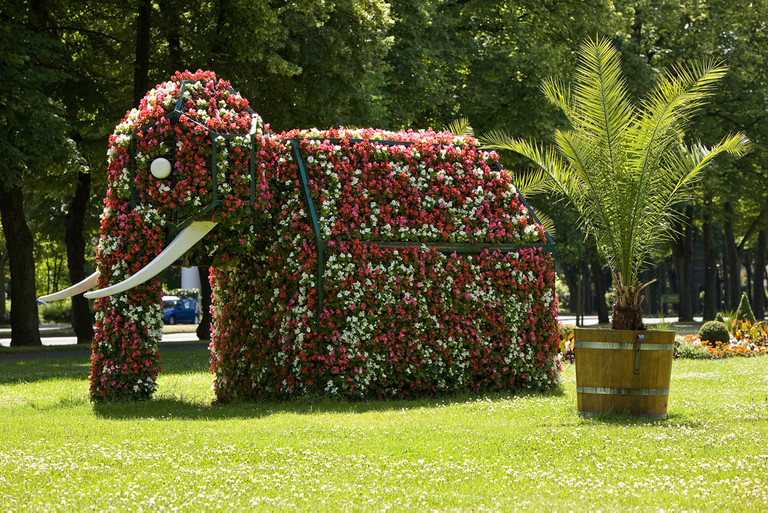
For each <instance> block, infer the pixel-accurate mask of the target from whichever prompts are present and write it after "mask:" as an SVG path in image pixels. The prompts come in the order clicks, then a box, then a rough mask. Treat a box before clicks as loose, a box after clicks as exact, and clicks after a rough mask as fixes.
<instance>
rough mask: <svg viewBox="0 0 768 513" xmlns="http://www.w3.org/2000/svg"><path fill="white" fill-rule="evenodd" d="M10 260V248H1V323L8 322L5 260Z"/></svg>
mask: <svg viewBox="0 0 768 513" xmlns="http://www.w3.org/2000/svg"><path fill="white" fill-rule="evenodd" d="M7 260H8V248H5V247H4V248H3V249H2V250H0V323H3V322H8V321H7V319H8V312H7V311H6V309H5V262H6V261H7Z"/></svg>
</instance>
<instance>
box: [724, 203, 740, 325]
mask: <svg viewBox="0 0 768 513" xmlns="http://www.w3.org/2000/svg"><path fill="white" fill-rule="evenodd" d="M725 212H726V217H725V222H724V223H723V231H724V232H725V267H726V275H725V294H726V304H727V308H728V309H729V310H736V308H738V306H739V300H740V299H741V262H740V260H739V252H738V248H737V247H736V238H735V236H734V234H733V223H732V222H731V214H733V207H732V206H731V204H730V203H726V204H725Z"/></svg>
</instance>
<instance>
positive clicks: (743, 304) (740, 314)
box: [731, 292, 756, 329]
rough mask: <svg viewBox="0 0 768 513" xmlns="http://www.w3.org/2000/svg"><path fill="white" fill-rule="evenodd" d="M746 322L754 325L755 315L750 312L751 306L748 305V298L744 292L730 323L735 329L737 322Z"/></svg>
mask: <svg viewBox="0 0 768 513" xmlns="http://www.w3.org/2000/svg"><path fill="white" fill-rule="evenodd" d="M743 321H747V322H749V323H750V324H755V322H756V319H755V314H754V313H753V312H752V306H751V305H750V304H749V296H747V293H746V292H743V293H742V294H741V301H739V307H738V308H737V309H736V314H735V315H734V316H733V317H732V318H731V323H732V325H733V327H734V329H735V327H736V323H737V322H743Z"/></svg>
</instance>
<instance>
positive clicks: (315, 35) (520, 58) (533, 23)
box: [0, 0, 768, 345]
mask: <svg viewBox="0 0 768 513" xmlns="http://www.w3.org/2000/svg"><path fill="white" fill-rule="evenodd" d="M766 20H768V3H766V2H763V1H760V2H749V1H743V0H712V1H706V2H705V1H678V2H671V1H666V0H651V1H623V0H616V1H607V0H587V1H575V0H557V1H555V0H545V1H541V0H528V1H517V2H496V1H490V0H469V1H467V0H448V1H438V0H426V1H424V0H395V1H389V2H384V1H380V0H362V1H361V0H337V1H322V0H296V1H294V2H263V1H251V0H218V1H204V2H197V3H195V5H189V3H188V2H182V1H180V0H155V1H152V0H131V1H117V0H102V1H98V2H87V3H82V2H73V1H69V0H58V1H51V0H35V1H23V2H19V1H9V0H3V2H2V14H1V15H0V57H2V61H3V81H2V86H1V88H0V105H1V106H2V109H0V118H1V119H0V152H1V153H2V155H3V158H2V159H0V206H1V208H0V211H1V213H2V226H3V230H2V234H0V276H1V277H2V279H0V322H5V323H7V322H9V319H10V315H9V310H10V309H9V306H10V301H9V302H6V301H5V298H6V296H8V297H10V293H11V292H12V291H15V294H17V295H16V296H15V299H14V301H15V302H16V303H17V307H19V306H20V308H18V312H19V315H18V316H17V318H16V319H14V322H17V323H22V324H23V325H24V327H25V329H24V333H25V336H24V338H23V339H22V340H14V345H17V344H22V345H27V344H28V345H36V344H39V343H40V337H39V331H38V312H37V305H36V302H35V298H36V296H38V295H41V294H46V293H50V292H53V291H56V290H59V289H61V288H64V287H65V286H68V285H69V284H70V283H74V282H77V281H79V280H80V279H82V278H84V277H85V276H87V275H89V274H90V273H91V272H92V271H93V269H94V267H95V263H94V260H93V259H94V247H95V246H96V243H97V241H98V224H99V223H98V219H99V215H100V213H101V210H102V203H101V198H103V197H104V195H105V189H106V148H107V139H108V136H109V134H110V133H111V132H112V130H113V128H114V126H115V125H116V124H117V123H118V122H119V121H120V119H121V118H122V117H123V116H124V115H125V112H126V111H127V110H129V109H130V108H132V107H134V106H136V105H137V103H138V100H139V99H140V98H142V97H143V95H144V94H145V93H146V92H147V91H148V90H149V89H151V88H152V87H153V86H154V85H155V84H156V83H159V82H162V81H164V80H167V79H168V78H169V77H170V76H171V74H172V73H173V72H174V71H176V70H183V69H190V70H196V69H199V68H200V69H211V70H214V71H215V72H216V73H217V74H218V75H219V76H220V77H222V78H224V79H226V80H229V81H231V83H232V85H233V87H234V88H235V89H236V90H238V91H239V92H240V93H241V94H242V95H243V96H244V97H246V98H248V99H249V100H250V102H251V107H252V108H253V109H254V110H255V111H256V112H258V113H259V114H260V115H261V116H262V117H263V119H264V120H265V122H266V123H268V124H269V125H270V126H271V128H272V129H273V130H274V131H282V130H286V129H291V128H310V127H320V128H323V127H328V126H337V125H344V126H357V127H364V126H376V127H381V128H386V129H402V128H405V129H408V128H413V129H418V128H425V127H429V126H431V127H434V128H436V129H440V128H443V127H444V126H446V125H447V124H449V123H450V122H452V121H453V120H456V119H459V118H466V119H467V120H468V121H469V123H470V124H471V126H472V127H473V129H474V132H475V134H476V135H482V134H485V133H489V132H491V131H495V130H504V131H506V132H508V133H510V134H512V135H514V136H516V137H533V138H535V139H537V140H544V141H549V140H551V135H552V133H553V131H554V129H555V128H558V127H563V126H564V124H565V119H564V118H563V116H562V115H561V114H560V113H558V112H557V110H556V109H555V107H553V106H552V105H550V104H549V103H548V102H547V101H546V99H545V97H544V95H543V94H542V92H541V89H540V85H541V82H542V80H543V79H544V78H546V77H556V78H560V79H563V80H570V79H571V78H572V77H573V72H574V69H575V66H576V60H577V51H578V46H579V43H580V42H581V41H583V40H584V39H586V38H588V37H592V36H594V35H596V34H600V35H603V36H607V37H609V38H611V39H613V41H614V44H615V45H616V46H617V47H618V48H619V49H620V51H621V54H622V60H623V65H624V69H625V73H626V75H627V77H628V80H629V83H628V86H629V89H630V91H632V92H633V93H635V94H637V95H638V96H640V95H642V93H643V92H644V91H647V90H648V89H649V88H650V85H651V84H652V83H653V82H654V80H655V79H656V78H657V77H658V76H659V74H660V73H661V72H662V71H663V70H664V69H665V68H667V67H668V66H670V65H672V64H674V63H676V62H681V61H688V60H693V59H702V58H703V59H706V58H710V57H711V58H722V59H724V60H725V61H726V63H727V64H728V65H729V67H730V73H729V74H728V76H727V77H726V79H725V80H724V81H723V83H722V84H721V86H720V88H719V89H718V92H717V94H716V95H715V96H714V98H713V99H712V100H711V101H710V102H709V103H708V104H707V105H706V107H705V108H704V109H703V111H702V113H701V114H700V115H699V116H698V117H697V119H696V121H695V123H694V124H693V126H692V127H690V129H689V130H688V137H689V138H690V139H691V141H695V140H700V141H701V142H702V143H704V144H705V145H711V144H713V143H714V142H716V141H718V140H719V139H720V138H721V137H722V136H723V135H725V134H726V133H729V132H737V131H742V132H744V133H745V134H746V135H747V136H748V137H749V138H750V139H751V140H752V141H753V143H754V145H753V149H752V151H751V153H749V154H748V155H746V156H745V157H743V158H741V159H739V160H736V159H729V158H723V159H720V160H719V161H717V162H716V163H715V164H714V165H713V166H711V168H710V169H708V170H707V172H706V176H705V178H704V181H703V184H702V186H701V187H699V188H698V190H697V196H696V198H695V200H694V201H692V202H690V203H688V204H686V205H685V206H684V207H683V210H684V217H685V218H686V220H687V222H686V223H685V224H682V225H680V226H679V227H678V236H677V237H676V238H675V239H674V241H673V242H672V243H671V244H669V245H668V246H666V247H660V248H658V252H657V254H656V255H655V256H654V262H653V263H654V264H655V265H656V269H655V270H650V271H649V275H648V276H644V277H643V281H648V280H649V279H650V278H651V276H652V275H651V274H650V273H656V275H657V276H658V278H659V279H658V281H657V282H656V283H654V284H653V285H651V286H650V287H648V289H647V290H646V300H645V301H644V307H645V308H646V313H647V314H648V315H649V316H669V315H670V314H671V315H674V316H676V317H677V318H679V320H681V321H686V320H690V319H692V318H693V316H701V317H703V319H704V320H708V319H713V318H715V316H716V314H717V312H718V311H723V310H726V311H728V310H734V309H736V307H737V305H738V302H739V299H740V298H741V295H742V293H743V292H746V293H747V295H748V297H749V299H750V301H751V304H752V308H753V310H754V313H755V316H756V317H757V318H758V319H762V318H763V317H764V310H765V268H766V258H768V249H767V247H766V246H767V245H768V244H767V236H768V153H767V152H766V144H765V141H766V138H767V137H768V106H767V103H768V102H767V100H768V75H767V72H766V69H767V68H768V66H766V65H767V64H768V63H767V62H766V60H767V58H768V50H766V48H768V44H766V43H768V34H767V33H766V27H765V25H766ZM691 141H689V142H691ZM502 163H503V164H504V165H505V167H506V168H507V169H508V170H510V171H511V172H514V173H515V174H516V175H517V176H518V177H522V176H523V175H524V174H525V173H526V172H527V171H528V170H529V169H530V165H529V164H527V163H526V162H524V161H523V160H522V159H521V158H520V157H517V156H514V155H512V154H502ZM529 200H530V202H531V203H532V204H534V206H536V207H538V208H539V209H540V210H541V211H543V212H544V213H546V214H547V215H548V216H549V217H551V218H552V219H553V220H554V222H555V225H556V228H557V230H556V232H555V240H556V243H557V249H556V252H555V255H556V258H557V269H558V278H559V286H558V293H559V295H560V298H561V306H560V308H561V311H562V312H564V313H565V312H569V313H577V314H594V315H596V316H597V318H598V320H599V321H600V322H607V321H608V306H607V305H608V302H607V300H606V297H607V296H609V295H610V291H611V283H610V276H609V274H608V271H607V269H606V268H605V267H604V266H603V262H601V260H600V259H599V257H598V256H597V253H596V251H595V248H594V245H593V244H592V243H591V241H590V240H588V239H587V240H585V239H584V236H583V233H582V232H581V231H580V230H577V229H575V227H576V226H577V224H576V221H577V219H576V215H575V213H574V212H573V211H572V210H571V209H570V208H569V207H568V206H567V205H566V204H564V203H562V202H555V201H554V200H553V199H552V198H548V197H544V196H535V197H531V198H529ZM175 273H176V274H173V273H171V274H168V275H166V276H165V279H164V280H165V283H166V287H167V288H168V289H174V288H177V287H179V285H180V284H179V281H178V270H176V271H175ZM11 280H12V283H11ZM69 308H70V303H65V306H64V307H63V308H62V307H58V308H52V309H51V312H49V314H50V316H51V317H50V319H49V320H52V321H53V320H56V317H57V316H58V318H59V319H60V320H68V319H71V320H72V322H73V327H74V329H75V332H76V333H77V336H78V339H79V340H80V341H82V342H87V341H89V338H90V335H89V330H90V327H91V321H92V319H91V314H90V308H89V305H88V303H87V302H86V300H84V299H82V297H79V298H76V299H75V300H74V301H73V303H72V304H71V309H72V313H70V310H69ZM62 310H63V311H62ZM22 313H23V314H24V315H22ZM43 313H45V312H43Z"/></svg>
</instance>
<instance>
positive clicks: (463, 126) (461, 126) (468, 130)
mask: <svg viewBox="0 0 768 513" xmlns="http://www.w3.org/2000/svg"><path fill="white" fill-rule="evenodd" d="M444 129H445V130H447V131H448V132H451V133H452V134H455V135H466V136H469V137H474V136H475V131H474V129H473V128H472V126H470V124H469V119H467V118H459V119H454V120H453V121H451V122H450V123H448V124H447V125H445V127H444Z"/></svg>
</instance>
